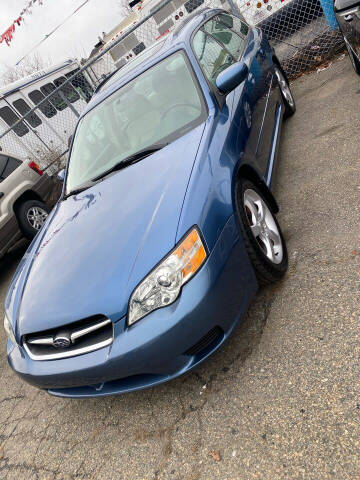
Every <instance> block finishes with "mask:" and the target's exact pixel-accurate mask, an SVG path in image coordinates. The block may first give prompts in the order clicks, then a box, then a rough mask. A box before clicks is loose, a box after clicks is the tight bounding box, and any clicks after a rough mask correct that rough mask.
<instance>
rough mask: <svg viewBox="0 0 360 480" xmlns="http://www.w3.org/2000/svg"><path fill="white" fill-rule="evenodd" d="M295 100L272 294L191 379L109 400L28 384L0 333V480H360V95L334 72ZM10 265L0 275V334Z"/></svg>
mask: <svg viewBox="0 0 360 480" xmlns="http://www.w3.org/2000/svg"><path fill="white" fill-rule="evenodd" d="M293 91H294V94H295V97H296V100H297V107H298V111H297V114H296V115H295V116H294V117H293V118H291V119H289V120H288V121H287V122H286V123H285V124H284V127H283V135H282V143H281V149H280V158H279V162H278V171H277V177H276V179H275V186H274V189H275V194H276V197H277V199H278V201H279V204H280V208H281V212H280V215H279V219H280V223H281V225H282V227H283V230H284V235H285V237H286V240H287V243H288V248H289V254H290V268H289V272H288V275H287V276H286V278H285V279H284V281H282V282H281V283H279V284H276V285H274V286H272V287H268V288H266V289H263V290H262V291H260V292H259V294H258V296H257V298H256V299H255V302H254V303H253V305H252V307H251V308H250V310H249V312H248V315H247V317H246V318H245V320H244V322H243V323H242V324H241V325H239V326H238V328H237V329H236V330H235V332H234V334H233V335H232V337H231V339H230V340H229V341H228V342H227V344H226V345H225V346H224V348H222V349H221V350H220V351H219V352H218V353H216V354H215V355H214V356H213V357H212V358H211V359H210V360H208V361H207V362H205V363H204V364H202V366H201V367H200V368H198V369H197V370H196V371H195V372H194V373H191V374H189V375H188V376H186V377H182V378H179V379H177V380H175V381H173V382H170V383H168V384H164V385H162V386H160V387H157V388H153V389H150V390H146V391H142V392H137V393H132V394H128V395H124V396H119V397H111V398H105V399H91V400H63V399H58V398H53V397H50V396H49V395H48V394H46V393H45V392H42V391H38V390H36V389H35V388H33V387H31V386H29V385H26V384H25V383H23V382H22V381H21V380H20V379H19V378H18V377H17V376H16V375H15V374H14V373H13V372H12V371H11V370H10V368H9V367H8V365H7V361H6V357H5V334H4V331H3V329H2V328H0V479H17V480H21V479H25V480H28V479H29V480H30V479H31V480H35V479H36V480H45V479H48V480H75V479H83V480H88V479H96V480H98V479H107V480H109V479H111V480H112V479H119V480H123V479H124V480H125V479H126V480H160V479H162V480H252V479H261V480H266V479H272V480H273V479H275V480H279V479H306V480H310V479H311V480H312V479H313V480H323V479H334V480H347V479H349V480H354V479H360V387H359V373H360V368H359V362H360V346H359V338H360V335H359V333H360V332H359V320H360V305H359V301H360V294H359V292H360V288H359V287H360V285H359V283H360V282H359V279H360V276H359V267H360V224H359V218H360V162H359V131H360V108H359V106H360V80H359V77H357V76H356V75H355V73H354V72H353V70H352V68H351V65H350V61H349V59H348V57H346V58H344V59H342V60H338V61H337V62H335V63H334V64H333V65H331V67H330V68H328V69H327V70H326V71H323V72H321V73H313V74H310V75H307V76H304V77H301V78H299V79H297V80H296V81H295V82H294V84H293ZM23 253H24V247H19V248H18V249H17V250H15V251H14V252H13V253H11V254H10V255H8V256H7V257H6V258H4V259H3V260H2V261H0V302H1V306H0V317H1V319H2V317H3V301H4V297H5V293H6V289H7V286H8V284H9V281H10V278H11V276H12V274H13V273H14V271H15V268H16V265H17V263H18V262H19V260H20V258H21V256H22V254H23ZM37 294H38V295H41V292H37ZM219 314H221V312H219Z"/></svg>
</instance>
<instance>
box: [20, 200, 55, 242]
mask: <svg viewBox="0 0 360 480" xmlns="http://www.w3.org/2000/svg"><path fill="white" fill-rule="evenodd" d="M49 212H50V209H49V207H48V206H47V205H46V204H45V203H43V202H40V201H39V200H27V201H26V202H24V203H22V204H21V205H20V206H19V208H18V210H17V219H18V222H19V226H20V229H21V231H22V232H23V234H24V236H25V237H26V238H28V239H30V240H31V239H33V238H34V237H35V235H36V234H37V233H38V231H39V230H40V229H41V227H42V226H43V225H44V223H45V221H46V219H47V217H48V215H49Z"/></svg>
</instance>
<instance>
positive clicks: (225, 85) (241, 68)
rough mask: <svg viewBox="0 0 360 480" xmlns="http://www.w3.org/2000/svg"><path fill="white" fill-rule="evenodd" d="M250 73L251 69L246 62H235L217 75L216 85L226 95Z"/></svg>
mask: <svg viewBox="0 0 360 480" xmlns="http://www.w3.org/2000/svg"><path fill="white" fill-rule="evenodd" d="M248 75H249V69H248V66H247V65H246V64H245V63H244V62H237V63H234V64H233V65H230V67H228V68H227V69H226V70H224V71H222V72H221V73H220V74H219V75H218V76H217V78H216V86H217V88H218V89H219V91H220V92H221V93H223V94H225V95H226V94H228V93H230V92H232V91H233V90H234V89H235V88H236V87H238V86H239V85H240V84H241V83H242V82H243V81H244V80H246V79H247V77H248Z"/></svg>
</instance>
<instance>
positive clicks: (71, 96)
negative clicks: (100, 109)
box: [54, 77, 80, 103]
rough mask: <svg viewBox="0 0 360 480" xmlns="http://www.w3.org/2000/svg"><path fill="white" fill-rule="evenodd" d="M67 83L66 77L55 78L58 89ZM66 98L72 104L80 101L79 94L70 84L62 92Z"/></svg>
mask: <svg viewBox="0 0 360 480" xmlns="http://www.w3.org/2000/svg"><path fill="white" fill-rule="evenodd" d="M65 82H67V79H66V78H65V77H59V78H55V80H54V84H55V86H56V87H60V85H62V84H63V83H65ZM60 91H61V92H62V93H63V94H64V95H65V97H66V98H67V99H68V100H69V102H70V103H74V102H77V101H78V100H79V99H80V95H79V94H78V92H77V91H76V90H75V89H74V88H73V87H72V86H71V83H70V82H67V83H65V85H64V86H63V87H62V88H61V90H60Z"/></svg>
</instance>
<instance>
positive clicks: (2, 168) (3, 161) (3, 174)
mask: <svg viewBox="0 0 360 480" xmlns="http://www.w3.org/2000/svg"><path fill="white" fill-rule="evenodd" d="M21 164H22V162H21V161H20V160H18V159H16V158H13V157H8V156H7V155H0V182H2V181H3V180H5V179H6V178H7V177H8V176H9V175H10V174H11V173H13V172H14V171H15V170H16V169H17V168H18V167H20V165H21Z"/></svg>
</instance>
